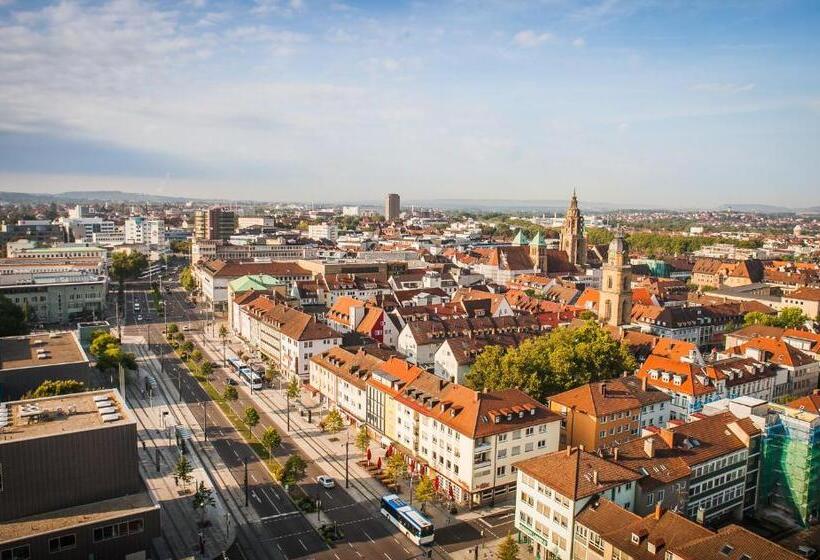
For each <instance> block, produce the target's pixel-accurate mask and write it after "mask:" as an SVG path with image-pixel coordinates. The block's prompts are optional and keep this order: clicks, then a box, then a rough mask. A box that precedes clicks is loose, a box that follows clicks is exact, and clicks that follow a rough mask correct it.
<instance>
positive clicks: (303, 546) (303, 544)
mask: <svg viewBox="0 0 820 560" xmlns="http://www.w3.org/2000/svg"><path fill="white" fill-rule="evenodd" d="M296 540H297V541H299V544H301V545H302V548H304V549H305V552H307V549H308V547H306V546H305V543H303V542H302V539H300V538H297V539H296Z"/></svg>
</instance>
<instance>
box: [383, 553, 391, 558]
mask: <svg viewBox="0 0 820 560" xmlns="http://www.w3.org/2000/svg"><path fill="white" fill-rule="evenodd" d="M383 554H384V555H385V556H387V560H393V559H392V558H390V555H389V554H387V553H386V552H384V553H383Z"/></svg>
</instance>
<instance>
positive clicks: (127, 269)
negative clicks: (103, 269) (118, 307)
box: [108, 251, 148, 301]
mask: <svg viewBox="0 0 820 560" xmlns="http://www.w3.org/2000/svg"><path fill="white" fill-rule="evenodd" d="M147 267H148V259H147V258H146V257H145V255H143V254H142V253H137V252H131V253H126V252H123V251H120V252H117V253H114V255H113V256H112V257H111V265H110V266H109V267H108V273H109V275H110V276H111V278H112V279H114V280H115V281H116V282H117V295H118V297H119V298H120V301H122V294H123V291H124V290H125V282H126V281H128V280H132V279H134V278H136V277H137V276H139V275H140V274H141V273H142V271H143V270H145V269H146V268H147Z"/></svg>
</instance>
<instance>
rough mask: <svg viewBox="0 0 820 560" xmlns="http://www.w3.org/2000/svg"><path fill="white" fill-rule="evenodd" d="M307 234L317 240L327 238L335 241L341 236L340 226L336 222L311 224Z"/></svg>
mask: <svg viewBox="0 0 820 560" xmlns="http://www.w3.org/2000/svg"><path fill="white" fill-rule="evenodd" d="M307 236H308V237H309V238H310V239H314V240H316V241H319V240H322V239H327V240H328V241H332V242H333V243H335V242H336V239H338V237H339V228H337V227H336V224H311V225H309V226H308V231H307Z"/></svg>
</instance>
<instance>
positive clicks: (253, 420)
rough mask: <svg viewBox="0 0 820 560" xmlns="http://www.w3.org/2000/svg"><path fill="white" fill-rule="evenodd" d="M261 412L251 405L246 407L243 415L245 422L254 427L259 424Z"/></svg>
mask: <svg viewBox="0 0 820 560" xmlns="http://www.w3.org/2000/svg"><path fill="white" fill-rule="evenodd" d="M259 420H260V418H259V412H257V410H256V409H255V408H254V407H252V406H249V407H247V408H246V409H245V416H244V417H243V420H242V421H243V422H245V424H247V425H248V427H249V428H253V427H254V426H256V425H257V424H259Z"/></svg>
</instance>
